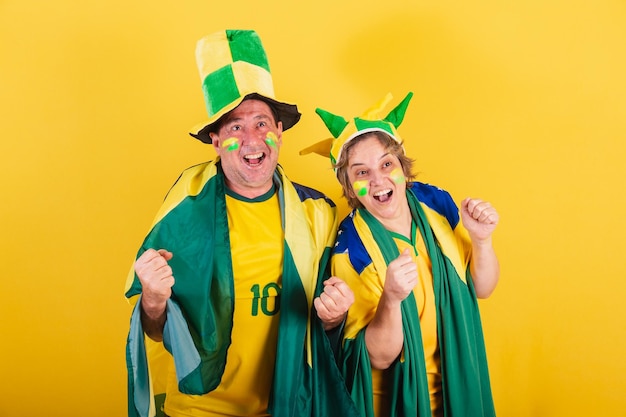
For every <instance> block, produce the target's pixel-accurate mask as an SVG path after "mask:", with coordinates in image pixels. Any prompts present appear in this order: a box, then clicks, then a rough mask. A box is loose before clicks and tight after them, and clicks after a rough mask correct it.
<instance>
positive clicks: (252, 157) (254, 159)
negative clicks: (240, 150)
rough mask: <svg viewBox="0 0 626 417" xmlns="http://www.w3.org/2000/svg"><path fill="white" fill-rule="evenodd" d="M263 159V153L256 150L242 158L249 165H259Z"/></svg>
mask: <svg viewBox="0 0 626 417" xmlns="http://www.w3.org/2000/svg"><path fill="white" fill-rule="evenodd" d="M264 159H265V153H263V152H258V153H253V154H249V155H245V156H244V157H243V160H244V161H245V162H246V163H247V164H248V165H250V166H256V165H259V164H260V163H261V162H263V160H264Z"/></svg>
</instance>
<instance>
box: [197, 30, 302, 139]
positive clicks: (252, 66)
mask: <svg viewBox="0 0 626 417" xmlns="http://www.w3.org/2000/svg"><path fill="white" fill-rule="evenodd" d="M196 62H197V64H198V71H199V72H200V79H201V80H202V91H203V93H204V101H205V105H206V109H207V113H208V115H209V119H208V120H207V121H205V122H203V123H201V124H198V125H197V126H196V127H194V128H193V129H192V132H191V136H193V137H195V138H197V139H199V140H201V141H202V142H205V143H211V138H210V136H209V133H210V132H211V131H213V129H214V126H215V122H217V121H218V120H219V119H220V117H222V116H223V115H225V114H226V113H228V112H229V111H231V110H233V109H235V108H236V107H237V106H239V104H241V102H242V101H243V100H245V99H247V98H253V99H257V100H262V101H265V102H266V103H267V104H268V105H269V106H270V107H272V108H273V109H274V111H275V112H276V114H277V115H278V119H279V120H280V121H282V123H283V130H287V129H289V128H290V127H292V126H293V125H295V124H296V123H297V122H298V120H300V113H299V112H298V108H297V106H295V105H293V104H287V103H282V102H280V101H277V100H276V99H275V96H274V84H273V81H272V74H271V72H270V66H269V62H268V60H267V55H266V54H265V49H264V48H263V44H262V43H261V39H260V38H259V35H258V34H257V33H256V32H255V31H253V30H222V31H220V32H216V33H213V34H211V35H207V36H205V37H203V38H202V39H200V40H199V41H198V43H197V45H196Z"/></svg>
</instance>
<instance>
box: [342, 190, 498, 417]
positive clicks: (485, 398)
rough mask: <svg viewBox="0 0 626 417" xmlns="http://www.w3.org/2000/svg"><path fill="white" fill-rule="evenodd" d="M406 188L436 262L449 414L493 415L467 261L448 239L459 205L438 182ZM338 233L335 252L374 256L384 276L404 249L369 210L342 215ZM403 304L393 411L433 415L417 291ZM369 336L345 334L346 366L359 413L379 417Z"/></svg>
mask: <svg viewBox="0 0 626 417" xmlns="http://www.w3.org/2000/svg"><path fill="white" fill-rule="evenodd" d="M406 194H407V199H408V201H409V206H410V210H411V215H412V217H413V220H414V221H415V222H416V224H417V227H418V229H419V231H420V233H421V235H422V236H423V238H424V240H425V243H426V249H427V251H428V255H429V257H430V259H431V263H432V273H433V280H434V282H433V287H434V292H435V303H436V309H437V331H438V340H439V350H440V358H441V377H442V391H443V409H444V416H445V417H459V416H472V417H479V416H480V417H491V416H495V409H494V405H493V400H492V395H491V387H490V381H489V374H488V368H487V358H486V352H485V345H484V340H483V333H482V325H481V321H480V314H479V309H478V304H477V299H476V295H475V292H474V288H473V284H472V279H471V276H470V273H469V265H463V262H461V261H460V260H459V259H458V258H459V256H458V250H456V249H455V248H453V247H452V245H451V244H450V239H449V238H448V237H449V236H450V234H451V233H452V229H454V228H455V227H456V226H457V223H458V210H457V209H456V206H455V205H454V202H453V201H452V199H451V198H450V196H449V194H448V193H446V192H445V191H443V190H440V189H438V188H436V187H432V186H429V185H426V184H421V183H411V184H410V186H409V187H408V188H407V193H406ZM420 199H422V200H423V201H420ZM446 215H447V216H448V218H446ZM444 229H447V230H444ZM363 231H366V232H363ZM338 239H339V241H338V244H337V247H336V248H335V252H334V253H349V257H350V259H351V260H355V261H354V262H355V263H356V262H358V263H360V264H361V266H363V265H365V264H367V263H372V262H373V263H374V266H375V268H376V270H377V271H378V274H380V275H382V276H384V275H385V271H386V267H387V265H388V264H389V263H390V262H391V261H393V260H394V259H396V258H397V257H398V256H399V255H400V253H399V251H398V248H397V246H396V244H395V242H394V241H393V238H392V236H391V234H390V233H389V232H388V231H387V230H386V229H385V228H384V227H383V225H382V224H381V223H380V222H379V221H378V220H377V219H376V218H374V217H373V216H372V215H371V214H370V213H369V212H367V211H366V210H364V209H357V210H355V211H353V212H352V213H351V215H350V216H348V217H347V218H346V219H345V220H344V221H343V222H342V224H341V226H340V232H339V238H338ZM401 310H402V329H403V333H404V349H403V354H402V356H401V358H399V359H398V360H396V362H395V363H394V364H392V366H391V368H390V370H389V371H390V381H389V386H388V393H387V395H388V396H389V398H390V410H389V415H390V416H394V417H416V416H417V417H431V410H430V398H429V391H428V382H427V378H426V371H425V362H424V355H423V347H422V337H421V330H420V321H419V315H418V311H417V307H416V303H415V299H414V297H413V294H412V293H411V294H410V295H409V297H407V298H406V299H405V300H404V301H403V302H402V306H401ZM364 335H365V328H363V329H362V330H360V332H359V333H358V334H357V336H356V337H354V338H350V339H346V340H344V345H343V360H342V371H343V373H344V376H345V378H346V383H347V385H348V389H349V390H350V392H351V395H352V398H353V400H354V401H355V403H356V405H357V407H358V408H359V409H360V410H361V413H362V415H363V416H364V417H374V408H373V402H372V378H371V364H370V361H369V356H368V353H367V347H366V346H365V337H364Z"/></svg>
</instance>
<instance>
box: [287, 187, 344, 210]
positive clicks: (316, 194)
mask: <svg viewBox="0 0 626 417" xmlns="http://www.w3.org/2000/svg"><path fill="white" fill-rule="evenodd" d="M292 184H293V187H294V188H295V189H296V192H297V193H298V197H300V201H306V200H309V199H310V200H324V201H325V202H326V203H327V204H328V205H329V206H331V207H335V202H334V201H333V200H331V199H330V198H329V197H328V196H326V194H324V193H322V192H321V191H319V190H316V189H315V188H311V187H307V186H306V185H302V184H298V183H296V182H292Z"/></svg>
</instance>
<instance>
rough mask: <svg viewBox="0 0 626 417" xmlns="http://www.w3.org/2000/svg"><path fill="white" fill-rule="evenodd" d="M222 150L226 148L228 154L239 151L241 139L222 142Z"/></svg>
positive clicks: (229, 139)
mask: <svg viewBox="0 0 626 417" xmlns="http://www.w3.org/2000/svg"><path fill="white" fill-rule="evenodd" d="M222 148H226V150H227V151H228V152H232V151H234V150H237V149H239V138H228V139H226V140H225V141H224V142H222Z"/></svg>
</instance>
